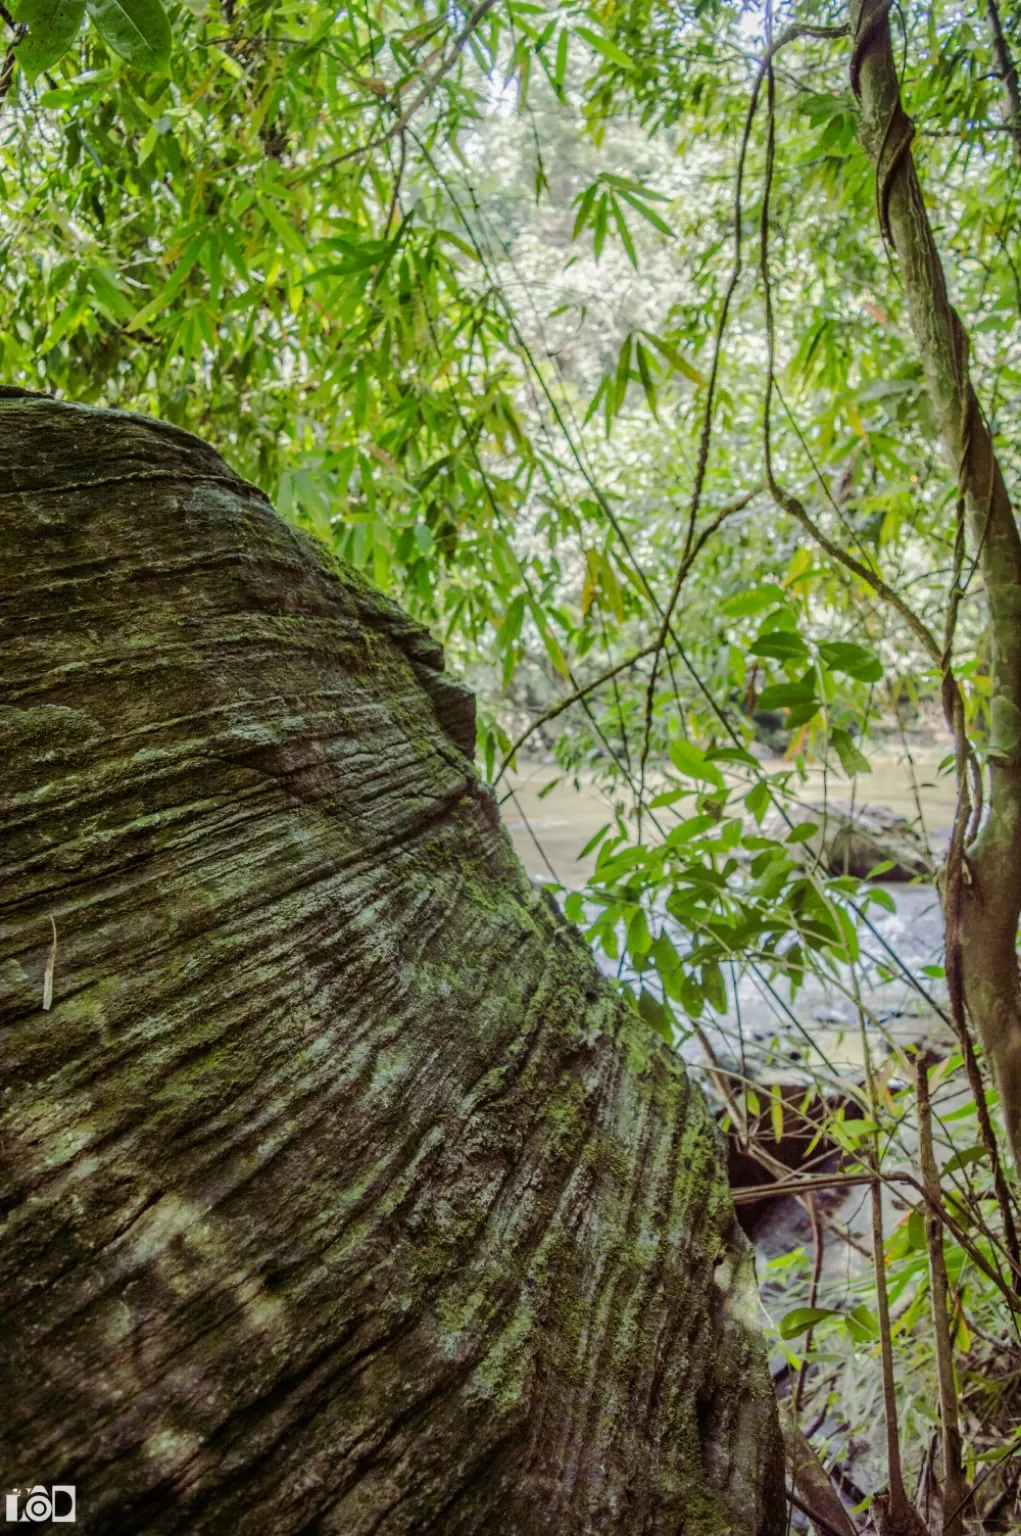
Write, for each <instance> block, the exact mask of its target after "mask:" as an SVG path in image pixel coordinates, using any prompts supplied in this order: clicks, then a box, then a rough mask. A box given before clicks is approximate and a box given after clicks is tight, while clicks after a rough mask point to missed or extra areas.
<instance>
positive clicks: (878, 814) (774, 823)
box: [766, 804, 935, 880]
mask: <svg viewBox="0 0 1021 1536" xmlns="http://www.w3.org/2000/svg"><path fill="white" fill-rule="evenodd" d="M788 815H789V817H790V819H791V821H792V822H794V824H795V825H803V824H805V823H808V822H814V823H815V825H816V826H817V827H818V831H817V832H816V833H814V834H813V836H812V837H810V838H809V839H808V840H807V841H806V842H804V843H801V844H799V845H798V847H799V848H800V850H801V853H802V856H803V857H806V858H808V859H810V860H812V861H815V860H819V861H820V862H821V863H822V866H823V868H824V869H825V871H826V873H827V874H830V875H855V876H856V877H857V878H858V879H859V880H864V879H866V878H867V877H868V876H869V875H870V874H871V872H872V870H873V869H875V867H876V865H877V864H884V863H886V862H887V861H892V868H890V869H887V870H885V871H884V872H883V873H882V874H881V875H878V876H877V877H876V878H877V879H879V880H931V879H932V878H933V876H934V874H935V869H934V866H933V863H932V860H931V859H930V858H929V855H928V853H927V852H926V848H925V844H924V843H923V842H922V839H921V838H920V837H919V835H918V833H917V832H916V831H915V829H914V827H913V826H912V825H911V823H910V822H909V821H908V820H907V818H906V817H904V816H900V815H898V813H897V812H896V811H892V810H890V808H889V806H885V805H859V806H855V808H854V810H853V811H851V810H849V809H846V810H845V809H843V808H841V807H839V806H834V805H832V804H830V805H829V806H823V805H819V804H814V805H808V806H803V807H798V808H796V809H795V810H793V811H789V812H788ZM766 826H767V830H768V832H769V834H770V835H771V836H774V837H777V836H780V835H781V834H785V833H786V830H787V829H786V824H785V823H784V822H782V821H781V820H780V818H779V816H774V817H772V818H770V821H769V822H767V824H766Z"/></svg>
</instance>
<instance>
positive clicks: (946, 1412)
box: [916, 1054, 969, 1536]
mask: <svg viewBox="0 0 1021 1536" xmlns="http://www.w3.org/2000/svg"><path fill="white" fill-rule="evenodd" d="M916 1084H917V1089H918V1150H919V1160H920V1163H921V1169H922V1183H923V1184H924V1185H925V1188H926V1190H927V1191H928V1193H929V1196H930V1198H931V1199H932V1200H933V1201H934V1202H936V1203H940V1202H941V1199H942V1191H941V1189H940V1181H939V1170H938V1168H937V1167H936V1156H935V1153H934V1151H933V1146H932V1108H931V1105H930V1102H929V1069H928V1067H927V1065H926V1062H925V1058H924V1056H922V1055H921V1054H920V1055H919V1057H918V1061H917V1064H916ZM925 1241H926V1246H927V1248H928V1250H929V1294H930V1298H931V1301H932V1326H933V1345H934V1349H935V1355H936V1380H937V1383H938V1386H939V1406H940V1418H941V1420H942V1424H941V1431H942V1439H943V1509H944V1514H945V1512H946V1511H947V1510H948V1509H951V1510H953V1511H954V1513H953V1514H952V1515H950V1516H949V1518H946V1515H945V1518H944V1521H943V1533H944V1536H963V1531H964V1524H963V1520H962V1510H963V1507H964V1504H965V1503H966V1501H967V1497H968V1492H969V1490H968V1484H967V1481H966V1479H965V1477H964V1473H963V1471H962V1469H961V1431H960V1426H959V1423H958V1407H957V1386H956V1383H955V1381H954V1351H953V1344H952V1342H951V1338H950V1320H949V1314H948V1308H947V1297H948V1293H949V1285H948V1283H947V1265H946V1258H945V1256H944V1253H943V1228H942V1226H941V1225H940V1221H939V1217H938V1216H936V1215H935V1214H934V1212H933V1210H932V1208H931V1207H930V1209H929V1210H927V1211H926V1213H925Z"/></svg>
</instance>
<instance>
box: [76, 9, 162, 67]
mask: <svg viewBox="0 0 1021 1536" xmlns="http://www.w3.org/2000/svg"><path fill="white" fill-rule="evenodd" d="M86 4H87V6H88V12H89V15H90V17H91V18H92V24H93V26H94V27H95V29H96V31H97V32H98V33H99V35H100V37H101V38H102V39H103V41H104V43H108V44H109V45H110V47H111V48H112V49H113V51H114V53H116V54H117V55H118V56H119V57H120V58H122V59H125V60H127V62H128V63H129V64H134V66H135V67H136V69H150V70H166V69H167V67H168V66H169V64H170V45H171V41H172V39H171V35H170V23H169V21H168V20H167V13H166V11H165V10H164V9H163V7H162V5H161V4H160V0H86Z"/></svg>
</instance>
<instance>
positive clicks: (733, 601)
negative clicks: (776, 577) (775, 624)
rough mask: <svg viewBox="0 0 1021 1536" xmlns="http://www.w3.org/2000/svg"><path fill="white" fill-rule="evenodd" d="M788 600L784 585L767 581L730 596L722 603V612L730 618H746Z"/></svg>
mask: <svg viewBox="0 0 1021 1536" xmlns="http://www.w3.org/2000/svg"><path fill="white" fill-rule="evenodd" d="M786 600H787V594H786V592H785V591H784V589H783V587H778V586H777V585H776V583H775V582H772V581H767V582H764V583H763V584H762V586H759V587H755V588H753V590H752V591H751V592H739V593H738V594H737V596H736V597H729V598H728V599H727V601H726V602H725V603H723V604H721V606H720V612H721V613H724V614H726V616H727V618H728V619H744V618H747V617H749V616H750V615H751V614H753V613H761V612H762V610H763V609H764V608H772V607H775V606H776V604H777V603H783V602H786Z"/></svg>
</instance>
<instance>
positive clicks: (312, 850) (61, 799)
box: [0, 391, 784, 1536]
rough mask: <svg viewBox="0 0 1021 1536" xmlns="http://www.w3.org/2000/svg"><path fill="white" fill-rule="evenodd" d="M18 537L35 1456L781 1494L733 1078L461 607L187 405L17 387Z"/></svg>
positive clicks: (22, 1425) (554, 1507) (292, 1495)
mask: <svg viewBox="0 0 1021 1536" xmlns="http://www.w3.org/2000/svg"><path fill="white" fill-rule="evenodd" d="M0 544H2V563H0V598H2V610H0V643H2V660H0V741H2V761H0V816H2V850H0V864H2V876H3V884H2V888H0V903H2V911H0V916H2V928H0V1029H2V1033H0V1040H2V1098H0V1110H2V1117H0V1157H2V1161H3V1183H2V1190H0V1197H2V1205H0V1213H2V1218H3V1222H4V1226H3V1231H2V1235H0V1314H2V1324H0V1327H2V1336H3V1340H4V1349H3V1352H2V1359H0V1475H2V1477H3V1479H4V1480H5V1486H6V1487H8V1488H10V1487H14V1486H19V1487H22V1488H24V1487H26V1486H27V1485H29V1484H34V1483H43V1484H47V1483H50V1482H58V1483H74V1484H76V1485H77V1487H78V1490H79V1524H78V1527H76V1528H77V1529H84V1530H85V1531H86V1532H87V1533H88V1536H100V1533H109V1536H129V1533H132V1532H136V1533H137V1532H146V1533H149V1532H152V1533H164V1532H166V1533H169V1532H175V1533H176V1532H180V1533H187V1536H204V1533H214V1532H215V1533H230V1536H235V1533H253V1536H254V1533H256V1532H257V1533H259V1536H276V1533H279V1536H290V1533H296V1532H299V1531H300V1532H336V1533H339V1536H369V1533H379V1536H398V1533H400V1536H411V1533H423V1536H424V1533H432V1536H468V1533H479V1536H482V1533H485V1536H528V1533H532V1532H536V1533H540V1532H555V1533H558V1536H583V1533H584V1536H588V1533H592V1536H595V1533H603V1532H607V1533H608V1532H613V1533H619V1536H639V1533H643V1532H657V1533H661V1532H662V1533H666V1532H670V1533H678V1536H679V1533H685V1536H723V1533H728V1536H754V1533H761V1536H773V1533H778V1532H780V1531H782V1530H783V1528H784V1521H783V1507H782V1506H783V1488H782V1452H781V1451H780V1449H779V1440H778V1430H777V1424H776V1415H775V1407H774V1404H773V1401H772V1396H771V1393H770V1388H769V1381H768V1378H767V1375H766V1371H765V1366H764V1360H763V1353H762V1347H761V1343H760V1340H759V1338H758V1337H757V1333H756V1317H755V1296H754V1289H753V1286H752V1284H751V1274H750V1266H749V1260H748V1254H747V1250H746V1248H745V1245H744V1243H743V1241H742V1239H741V1238H740V1235H739V1234H738V1232H737V1229H736V1227H735V1225H734V1222H733V1215H732V1210H731V1206H730V1202H729V1197H728V1193H727V1188H726V1183H725V1178H724V1174H723V1170H722V1164H721V1159H720V1148H719V1143H718V1139H717V1136H716V1134H715V1132H714V1128H713V1126H712V1123H711V1120H710V1116H709V1114H708V1112H707V1109H706V1106H705V1103H704V1101H703V1099H702V1097H701V1095H700V1094H699V1092H698V1091H697V1090H696V1089H694V1088H693V1087H692V1085H691V1084H690V1083H689V1082H688V1081H687V1079H686V1077H685V1074H684V1071H683V1070H682V1068H681V1066H680V1064H679V1063H678V1062H677V1061H676V1059H675V1058H674V1057H673V1056H672V1055H671V1054H670V1053H669V1052H668V1051H667V1050H666V1049H665V1048H663V1047H661V1046H660V1045H659V1044H658V1043H655V1042H653V1041H651V1040H650V1039H649V1037H648V1036H647V1035H646V1034H645V1032H644V1028H643V1026H642V1024H641V1022H640V1021H639V1020H637V1018H636V1017H634V1016H633V1015H632V1014H631V1012H630V1011H629V1010H628V1009H627V1008H626V1007H625V1006H624V1005H623V1004H622V1003H621V1002H620V1001H619V1000H618V999H617V998H616V997H615V995H614V994H613V992H612V990H611V989H610V987H609V986H608V985H607V984H605V983H604V982H603V981H602V980H601V979H600V977H599V976H598V974H597V972H596V969H595V967H594V965H593V963H592V960H591V958H590V956H589V954H588V953H587V951H586V949H585V946H584V944H583V943H582V941H581V940H580V939H579V938H578V937H577V936H576V934H575V933H574V931H573V930H572V929H571V928H570V927H569V926H568V925H567V924H566V923H565V922H563V921H562V920H561V918H560V917H559V916H558V915H557V913H556V912H555V910H554V909H553V907H552V905H551V903H550V902H549V901H548V900H547V899H546V897H545V896H544V895H543V894H542V893H541V891H539V890H537V889H536V888H534V887H533V886H532V885H531V884H530V883H529V881H528V879H527V878H526V876H525V875H524V873H523V871H522V869H521V867H520V865H519V864H518V862H517V860H516V859H515V857H514V855H513V853H512V851H511V848H510V845H509V842H508V839H507V837H506V835H505V833H504V832H503V830H502V828H501V827H500V824H499V818H498V815H497V811H496V808H495V805H494V803H493V801H492V799H491V798H490V797H489V796H488V795H487V794H486V793H485V792H484V791H483V790H482V789H481V788H480V786H479V783H478V780H477V778H476V775H475V773H474V771H473V769H472V767H471V763H470V760H469V754H470V752H471V747H472V732H473V725H472V708H471V699H470V696H469V695H468V694H467V693H466V691H465V690H464V689H463V688H461V687H460V685H458V684H457V683H456V682H454V681H453V680H451V679H449V678H447V677H445V676H444V674H443V672H442V655H441V653H440V650H439V648H438V647H437V646H436V645H435V644H434V643H433V642H432V641H431V640H430V639H429V637H428V636H427V635H426V634H425V633H424V632H423V631H421V630H420V629H419V628H417V626H415V625H414V624H413V623H412V622H411V621H410V620H409V619H408V618H406V617H405V616H404V615H403V614H402V613H401V612H400V611H399V610H398V609H397V608H395V607H394V606H393V605H392V604H390V603H388V602H387V601H386V599H384V598H383V597H381V596H380V595H379V594H377V593H375V592H374V591H372V590H371V589H370V588H369V587H368V586H367V585H366V584H365V583H364V582H362V581H361V580H360V579H359V578H358V577H356V576H355V575H354V574H353V573H352V572H350V571H349V570H346V569H344V568H341V567H338V566H335V565H333V564H331V563H330V561H329V558H328V557H327V556H326V555H325V553H324V552H323V550H321V549H320V548H319V547H318V546H316V545H314V544H313V543H312V542H311V541H309V540H307V539H305V538H304V537H302V536H301V535H300V534H298V533H296V532H294V531H293V530H292V529H290V528H288V527H287V526H286V525H285V524H284V523H283V522H281V521H280V519H279V518H277V516H276V515H275V514H274V512H273V510H272V508H271V507H270V506H269V505H268V503H267V502H266V501H265V499H264V498H263V496H262V495H261V494H260V493H259V492H258V491H256V490H254V489H252V487H250V486H248V485H246V484H245V483H244V482H243V481H241V480H240V479H238V478H237V477H236V476H235V475H234V474H233V473H232V472H231V470H230V469H229V468H228V467H227V466H226V465H225V464H224V463H223V461H222V460H221V459H219V458H218V457H217V455H216V454H215V453H214V452H213V451H212V450H211V449H210V448H208V447H207V446H206V445H204V444H202V443H201V442H199V441H197V440H196V439H194V438H192V437H190V436H188V435H187V434H185V433H183V432H179V431H177V430H176V429H173V428H170V427H168V426H166V425H163V424H161V423H159V422H155V421H147V420H143V419H141V418H138V417H132V416H127V415H122V414H119V413H115V412H107V411H95V410H89V409H85V408H81V407H74V406H70V405H66V404H59V403H57V402H54V401H50V400H45V399H42V398H30V397H23V398H18V397H15V396H14V395H13V393H12V392H10V391H8V392H7V398H4V399H2V400H0ZM51 918H52V920H53V923H54V924H55V925H56V933H57V950H56V962H55V967H54V971H53V1001H52V1008H51V1009H50V1010H49V1011H44V1010H43V1006H42V1004H43V994H44V981H45V972H46V967H47V961H48V958H49V955H50V951H51V945H52V928H51ZM0 1492H2V1490H0Z"/></svg>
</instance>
